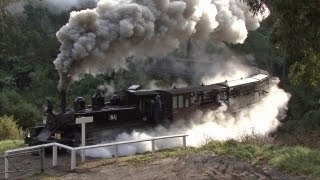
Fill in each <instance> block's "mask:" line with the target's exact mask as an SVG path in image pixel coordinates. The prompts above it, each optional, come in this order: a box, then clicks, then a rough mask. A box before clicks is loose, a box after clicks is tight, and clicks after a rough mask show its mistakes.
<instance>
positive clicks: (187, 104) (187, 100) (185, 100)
mask: <svg viewBox="0 0 320 180" xmlns="http://www.w3.org/2000/svg"><path fill="white" fill-rule="evenodd" d="M184 104H185V105H186V107H189V97H188V96H184Z"/></svg>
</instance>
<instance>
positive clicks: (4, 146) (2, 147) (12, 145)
mask: <svg viewBox="0 0 320 180" xmlns="http://www.w3.org/2000/svg"><path fill="white" fill-rule="evenodd" d="M24 146H25V144H24V142H23V141H22V140H4V141H0V153H1V154H3V153H4V152H5V151H6V150H9V149H16V148H20V147H24Z"/></svg>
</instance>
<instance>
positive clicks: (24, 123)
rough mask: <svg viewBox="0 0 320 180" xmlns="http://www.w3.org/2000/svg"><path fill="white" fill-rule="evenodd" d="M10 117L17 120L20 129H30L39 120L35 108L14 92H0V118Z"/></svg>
mask: <svg viewBox="0 0 320 180" xmlns="http://www.w3.org/2000/svg"><path fill="white" fill-rule="evenodd" d="M4 115H10V116H13V117H14V118H15V119H16V120H17V124H18V125H19V126H21V127H22V128H26V127H30V126H32V125H34V124H35V122H37V121H38V120H40V119H41V115H40V113H39V111H38V110H37V108H36V107H35V106H34V105H33V104H31V103H28V102H26V101H25V100H23V98H22V96H21V95H20V94H18V93H17V92H15V91H8V90H6V91H3V92H0V116H4Z"/></svg>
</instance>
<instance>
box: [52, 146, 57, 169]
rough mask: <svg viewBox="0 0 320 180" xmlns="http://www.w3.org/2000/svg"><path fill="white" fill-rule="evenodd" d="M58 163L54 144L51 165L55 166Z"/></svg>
mask: <svg viewBox="0 0 320 180" xmlns="http://www.w3.org/2000/svg"><path fill="white" fill-rule="evenodd" d="M57 165H58V149H57V146H56V145H53V146H52V166H53V167H56V166H57Z"/></svg>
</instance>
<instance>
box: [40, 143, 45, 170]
mask: <svg viewBox="0 0 320 180" xmlns="http://www.w3.org/2000/svg"><path fill="white" fill-rule="evenodd" d="M44 158H45V151H44V147H41V149H40V170H41V173H43V172H44Z"/></svg>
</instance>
